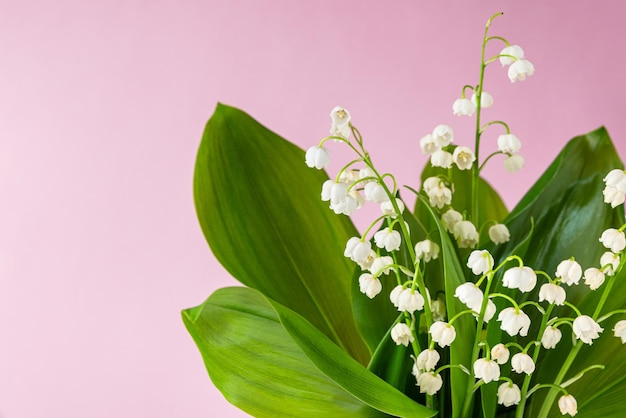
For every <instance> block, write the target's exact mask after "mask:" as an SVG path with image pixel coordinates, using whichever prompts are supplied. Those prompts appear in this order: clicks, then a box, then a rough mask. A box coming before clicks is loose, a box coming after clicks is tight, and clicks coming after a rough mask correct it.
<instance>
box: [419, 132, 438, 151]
mask: <svg viewBox="0 0 626 418" xmlns="http://www.w3.org/2000/svg"><path fill="white" fill-rule="evenodd" d="M420 148H421V149H422V154H424V155H430V154H432V153H434V152H435V151H439V150H440V149H441V147H440V146H439V145H437V143H436V142H435V138H433V136H432V134H428V135H425V136H423V137H422V138H421V139H420Z"/></svg>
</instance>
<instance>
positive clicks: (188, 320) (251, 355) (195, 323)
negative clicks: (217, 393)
mask: <svg viewBox="0 0 626 418" xmlns="http://www.w3.org/2000/svg"><path fill="white" fill-rule="evenodd" d="M183 319H184V321H185V325H186V326H187V328H188V330H189V332H190V333H191V335H192V336H193V338H194V340H195V341H196V344H197V345H198V347H199V348H200V352H201V354H202V357H203V359H204V361H205V364H206V366H207V369H208V370H209V373H210V375H211V378H212V380H213V382H214V383H215V385H216V386H217V387H218V388H219V389H220V390H221V391H222V392H223V393H224V394H225V396H226V398H227V399H228V400H229V401H230V402H232V403H233V404H235V405H236V406H238V407H239V408H241V409H243V410H245V411H247V412H248V413H251V414H253V415H255V416H268V417H270V416H285V415H289V416H298V417H319V416H342V417H343V416H345V417H377V416H385V413H386V414H391V415H394V416H399V417H417V418H419V417H430V416H433V415H434V414H435V411H432V410H429V409H427V408H425V407H424V406H422V405H419V404H417V403H415V402H414V401H412V400H411V399H409V398H408V397H406V396H405V395H403V394H402V393H401V392H399V391H397V390H396V389H394V388H393V387H392V386H390V385H388V384H387V383H385V382H384V381H383V380H381V379H380V378H378V377H376V376H375V375H374V374H373V373H371V372H369V371H368V370H367V369H366V368H364V367H363V366H362V365H361V364H359V363H358V362H357V361H356V360H354V359H353V358H352V357H350V356H349V355H347V354H346V353H345V352H344V351H343V350H341V349H340V348H339V347H337V346H336V345H335V344H334V343H332V342H331V341H330V340H329V339H328V338H327V337H326V336H324V335H323V334H322V333H321V332H320V331H319V330H318V329H317V328H315V327H314V326H312V325H311V324H310V323H309V322H307V321H306V319H304V318H303V317H302V316H301V315H298V314H297V313H295V312H294V311H292V310H290V309H288V308H286V307H285V306H283V305H281V304H279V303H278V302H275V301H271V300H268V299H265V298H264V297H263V296H262V295H261V294H260V293H259V292H257V291H255V290H253V289H248V288H225V289H220V290H218V291H216V292H215V293H214V294H213V295H212V296H211V297H210V298H209V299H208V300H207V301H206V302H205V303H204V304H203V305H201V306H199V307H197V308H192V309H189V310H187V311H184V312H183ZM283 326H284V328H283ZM287 411H288V412H287ZM381 411H382V412H381Z"/></svg>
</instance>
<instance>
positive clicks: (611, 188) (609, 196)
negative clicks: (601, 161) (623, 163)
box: [602, 169, 626, 208]
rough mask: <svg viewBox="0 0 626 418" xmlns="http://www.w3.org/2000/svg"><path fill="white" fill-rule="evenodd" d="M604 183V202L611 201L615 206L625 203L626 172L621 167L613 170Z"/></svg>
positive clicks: (612, 205)
mask: <svg viewBox="0 0 626 418" xmlns="http://www.w3.org/2000/svg"><path fill="white" fill-rule="evenodd" d="M604 183H605V184H606V187H605V188H604V190H603V191H602V194H603V195H604V202H605V203H609V204H610V205H611V207H613V208H616V207H617V206H619V205H621V204H622V203H624V198H625V196H626V172H624V170H620V169H615V170H611V171H609V173H608V174H607V175H606V177H605V178H604Z"/></svg>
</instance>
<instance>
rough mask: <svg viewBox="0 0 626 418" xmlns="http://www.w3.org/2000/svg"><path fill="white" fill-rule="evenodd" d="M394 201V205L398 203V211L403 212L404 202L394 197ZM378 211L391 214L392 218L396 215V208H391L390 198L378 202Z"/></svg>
mask: <svg viewBox="0 0 626 418" xmlns="http://www.w3.org/2000/svg"><path fill="white" fill-rule="evenodd" d="M394 199H395V198H394ZM395 202H396V205H398V210H399V211H400V213H402V212H404V202H402V200H400V199H395ZM380 211H381V212H382V213H383V215H387V216H391V217H392V218H394V219H395V218H397V217H398V214H397V213H396V210H395V209H394V208H393V203H391V200H388V201H386V202H382V203H381V204H380Z"/></svg>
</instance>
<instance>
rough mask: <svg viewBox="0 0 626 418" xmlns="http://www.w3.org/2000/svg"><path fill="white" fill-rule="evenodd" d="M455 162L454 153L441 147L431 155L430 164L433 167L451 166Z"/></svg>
mask: <svg viewBox="0 0 626 418" xmlns="http://www.w3.org/2000/svg"><path fill="white" fill-rule="evenodd" d="M453 162H454V159H453V158H452V154H450V153H449V152H448V151H444V150H441V149H440V150H437V151H435V152H433V153H432V154H431V156H430V164H431V165H432V166H433V167H441V168H450V167H452V163H453Z"/></svg>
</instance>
